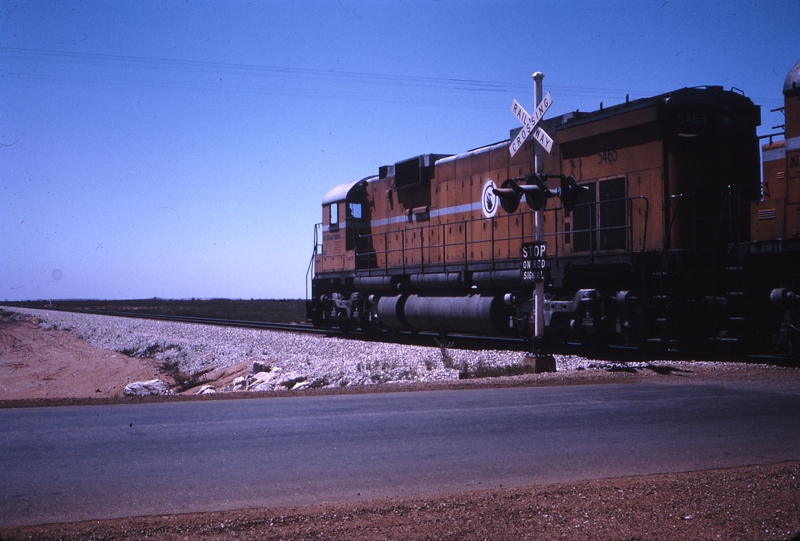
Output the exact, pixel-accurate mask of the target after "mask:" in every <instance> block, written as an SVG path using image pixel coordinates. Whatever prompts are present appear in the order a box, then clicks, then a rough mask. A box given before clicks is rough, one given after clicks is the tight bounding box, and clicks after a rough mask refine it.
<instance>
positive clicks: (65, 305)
mask: <svg viewBox="0 0 800 541" xmlns="http://www.w3.org/2000/svg"><path fill="white" fill-rule="evenodd" d="M0 304H4V305H6V306H20V307H25V308H46V309H50V308H53V309H58V310H70V311H75V312H81V311H89V310H104V311H114V312H131V313H138V314H157V315H169V316H188V317H208V318H215V319H236V320H242V321H267V322H273V323H302V322H304V321H305V320H306V301H304V300H302V299H280V300H265V299H261V300H249V301H247V300H232V299H207V300H196V299H189V300H168V299H156V298H153V299H138V300H123V301H97V300H62V301H52V306H51V301H25V302H2V303H0Z"/></svg>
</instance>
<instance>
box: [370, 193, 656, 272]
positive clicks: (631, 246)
mask: <svg viewBox="0 0 800 541" xmlns="http://www.w3.org/2000/svg"><path fill="white" fill-rule="evenodd" d="M636 200H641V201H642V202H643V203H644V216H643V222H644V224H643V226H642V235H643V236H642V239H641V248H640V249H639V250H640V251H644V250H645V249H646V248H647V240H646V239H647V222H648V218H649V208H650V202H649V200H648V199H647V198H646V197H644V196H641V195H639V196H634V197H623V198H617V199H609V200H604V201H600V202H598V201H593V202H588V203H580V204H578V205H575V208H581V207H592V208H597V206H598V205H605V204H610V203H617V202H624V203H625V223H624V224H623V225H613V226H604V227H603V226H599V225H594V226H593V227H589V228H585V229H572V230H570V231H569V232H567V231H558V229H557V226H558V219H554V224H555V225H554V228H556V229H555V231H549V232H545V234H544V236H545V238H548V237H549V238H559V237H561V238H563V237H564V236H566V235H571V234H576V233H577V234H580V233H588V234H589V249H588V250H585V251H580V252H575V255H581V256H589V257H591V258H592V260H593V259H594V258H595V256H596V255H598V253H600V252H604V253H609V252H618V251H620V250H619V249H605V250H604V249H601V248H600V246H599V242H598V241H597V239H596V238H595V237H596V235H597V234H599V233H608V232H613V231H626V232H627V234H626V235H625V247H624V248H622V250H624V251H625V252H627V253H630V254H632V253H634V252H636V251H639V250H637V249H636V247H635V244H636V243H635V240H636V239H635V238H634V225H635V224H634V220H633V219H632V218H633V212H634V203H635V201H636ZM564 210H565V209H564V207H563V206H561V207H555V208H551V209H547V212H552V213H553V215H554V216H555V217H556V218H557V216H558V212H563V211H564ZM525 216H526V213H525V212H522V213H515V214H508V215H505V216H500V217H493V218H489V219H486V218H482V217H481V218H470V219H467V220H460V221H457V222H444V223H439V224H430V223H426V224H418V225H415V226H413V227H407V228H405V229H401V230H397V231H383V232H380V233H371V232H370V233H362V232H360V231H359V232H357V236H358V238H359V239H360V240H362V241H363V242H357V243H355V244H356V257H357V258H359V256H360V258H361V260H363V261H366V268H365V269H363V270H367V271H368V272H370V274H371V273H372V271H373V270H376V271H380V274H388V273H389V271H390V270H391V269H392V268H394V269H397V270H398V271H400V272H403V273H406V271H407V270H408V267H410V266H413V267H419V268H420V269H424V268H425V267H428V266H434V267H441V268H442V269H443V271H444V272H447V271H448V267H452V266H453V265H454V264H453V263H449V262H448V255H449V253H450V250H451V249H452V248H454V247H456V246H460V247H461V248H462V249H463V257H461V258H456V259H457V260H458V261H457V263H455V266H458V267H463V266H464V265H465V264H467V260H468V254H469V253H470V252H469V250H470V247H473V248H474V247H476V246H480V245H484V244H488V245H489V247H490V249H491V255H488V256H486V257H485V259H483V260H482V261H483V262H484V263H488V264H489V266H490V268H491V269H496V266H497V263H498V256H497V253H496V249H497V244H498V243H500V242H513V241H520V242H524V241H525V240H530V238H532V236H533V233H534V232H533V230H531V231H526V227H527V228H529V227H531V226H533V220H531V221H530V222H529V223H527V224H526V220H525ZM512 219H519V220H520V223H519V231H520V234H515V235H505V236H503V235H498V233H497V232H496V231H495V229H497V228H498V224H503V222H505V223H506V224H510V221H511V220H512ZM477 223H484V224H486V223H488V224H491V225H490V227H491V233H490V235H489V238H483V239H473V238H470V230H471V229H472V226H474V224H477ZM592 223H596V220H594V219H593V220H592ZM456 227H457V228H458V229H459V232H458V233H455V234H453V233H450V234H448V228H450V229H452V228H456ZM437 230H438V233H437ZM391 235H395V236H396V238H397V242H398V243H399V246H395V245H394V243H393V241H392V240H391V239H390V236H391ZM407 235H411V236H412V237H414V238H416V236H417V235H418V236H419V241H418V242H419V249H417V246H408V250H407V242H406V236H407ZM380 237H382V239H383V242H382V248H381V249H378V248H376V243H375V239H377V238H380ZM437 237H438V239H437ZM553 244H554V247H553V249H552V251H551V252H550V254H551V255H550V257H554V258H556V259H557V258H559V257H561V254H560V248H559V245H560V243H558V242H555V243H553ZM359 245H361V246H366V248H365V249H359V248H358V246H359ZM426 251H427V253H428V258H427V260H426V257H425V254H426ZM434 251H438V252H440V261H434V259H433V252H434ZM412 252H413V253H416V254H418V256H419V262H415V263H413V264H412V263H409V261H408V258H407V257H406V254H408V253H412ZM398 253H399V254H401V258H400V259H399V260H398V261H397V263H394V264H393V263H392V261H391V259H390V258H391V257H393V256H395V255H396V254H398ZM379 257H380V258H381V259H382V261H383V265H382V266H381V265H378V262H379ZM501 259H502V261H513V260H518V259H521V254H520V256H518V257H517V256H511V255H510V254H509V256H508V257H503V258H501ZM479 262H480V261H476V263H479Z"/></svg>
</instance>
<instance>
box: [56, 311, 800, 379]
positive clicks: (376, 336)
mask: <svg viewBox="0 0 800 541" xmlns="http://www.w3.org/2000/svg"><path fill="white" fill-rule="evenodd" d="M52 310H58V311H63V312H74V313H83V314H95V315H105V316H117V317H128V318H135V319H151V320H161V321H175V322H181V323H195V324H201V325H216V326H224V327H237V328H244V329H260V330H266V331H278V332H291V333H298V334H314V335H318V336H328V337H331V338H341V339H348V340H361V341H365V342H389V343H394V344H407V345H417V346H427V347H446V348H448V349H466V350H501V351H532V347H531V344H530V342H528V341H526V340H522V339H520V338H511V337H503V336H495V337H492V336H477V335H468V334H449V335H447V336H444V337H442V336H441V335H439V334H438V333H435V332H402V331H401V332H395V333H391V334H390V333H388V332H364V331H362V330H350V331H348V332H346V333H345V332H342V331H341V330H339V329H337V328H333V327H330V328H317V327H314V326H313V325H311V324H309V323H277V322H266V321H245V320H237V319H220V318H210V317H197V316H176V315H168V314H152V313H149V314H148V313H141V312H138V311H137V312H134V311H128V310H95V309H71V308H55V307H54V308H52ZM542 353H548V354H560V355H579V356H584V357H590V358H596V359H605V360H615V361H621V362H625V361H633V360H639V361H643V360H654V359H663V360H668V359H669V360H727V361H747V362H755V363H763V364H774V365H779V366H796V361H795V360H794V359H790V358H786V357H784V356H769V355H759V356H752V355H751V356H737V355H735V354H730V355H729V356H725V355H719V354H715V355H710V354H709V355H703V354H702V353H700V354H699V353H698V352H691V351H689V352H686V351H683V352H681V351H664V350H650V349H641V348H637V347H620V346H606V347H604V348H595V349H591V350H589V349H587V348H586V347H584V346H581V345H577V344H576V345H566V346H560V347H558V348H550V349H547V350H545V351H543V352H542Z"/></svg>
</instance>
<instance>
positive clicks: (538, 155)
mask: <svg viewBox="0 0 800 541" xmlns="http://www.w3.org/2000/svg"><path fill="white" fill-rule="evenodd" d="M542 79H544V73H542V72H540V71H537V72H536V73H534V74H533V103H534V105H535V106H536V107H538V106H539V104H540V103H541V102H542ZM543 150H544V149H543V148H542V146H541V145H536V144H535V145H533V153H534V155H533V172H534V173H542V172H543V168H544V164H543V161H544V159H543V158H544V155H543V153H542V152H543ZM535 225H536V230H535V240H536V242H542V241H544V209H540V210H537V211H536V212H535ZM533 300H534V310H533V311H534V316H533V318H534V325H533V327H534V332H533V335H534V336H533V344H534V353H535V352H536V339H537V338H540V337H542V336H544V281H537V282H536V290H535V292H534V296H533Z"/></svg>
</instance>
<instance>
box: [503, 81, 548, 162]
mask: <svg viewBox="0 0 800 541" xmlns="http://www.w3.org/2000/svg"><path fill="white" fill-rule="evenodd" d="M551 105H553V99H552V98H551V97H550V92H548V93H547V95H546V96H545V97H544V98H542V101H540V102H539V105H537V106H536V110H535V111H534V112H533V116H531V115H529V114H528V112H527V111H526V110H525V109H523V107H522V105H520V104H519V103H517V100H514V103H513V104H512V105H511V112H512V113H514V116H516V117H517V118H518V119H519V121H520V122H522V131H520V132H519V133H518V134H517V136H516V137H515V138H514V140H513V141H511V145H510V146H509V147H508V149H509V150H510V151H511V155H512V156H513V155H514V154H516V153H517V151H518V150H519V149H520V148H521V147H522V144H523V143H524V142H525V141H526V140H527V139H528V136H529V135H530V134H531V133H533V138H534V139H536V141H537V142H538V143H539V144H540V145H542V147H544V149H545V150H546V151H547V152H548V154H549V153H550V149H552V148H553V140H552V139H551V138H550V136H549V135H547V132H545V131H544V130H543V129H542V127H541V126H539V127H537V126H536V125H537V124H538V123H539V121H540V120H541V119H542V117H543V116H544V114H545V113H546V112H547V110H548V109H549V108H550V106H551ZM534 128H536V130H535V131H534Z"/></svg>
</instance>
